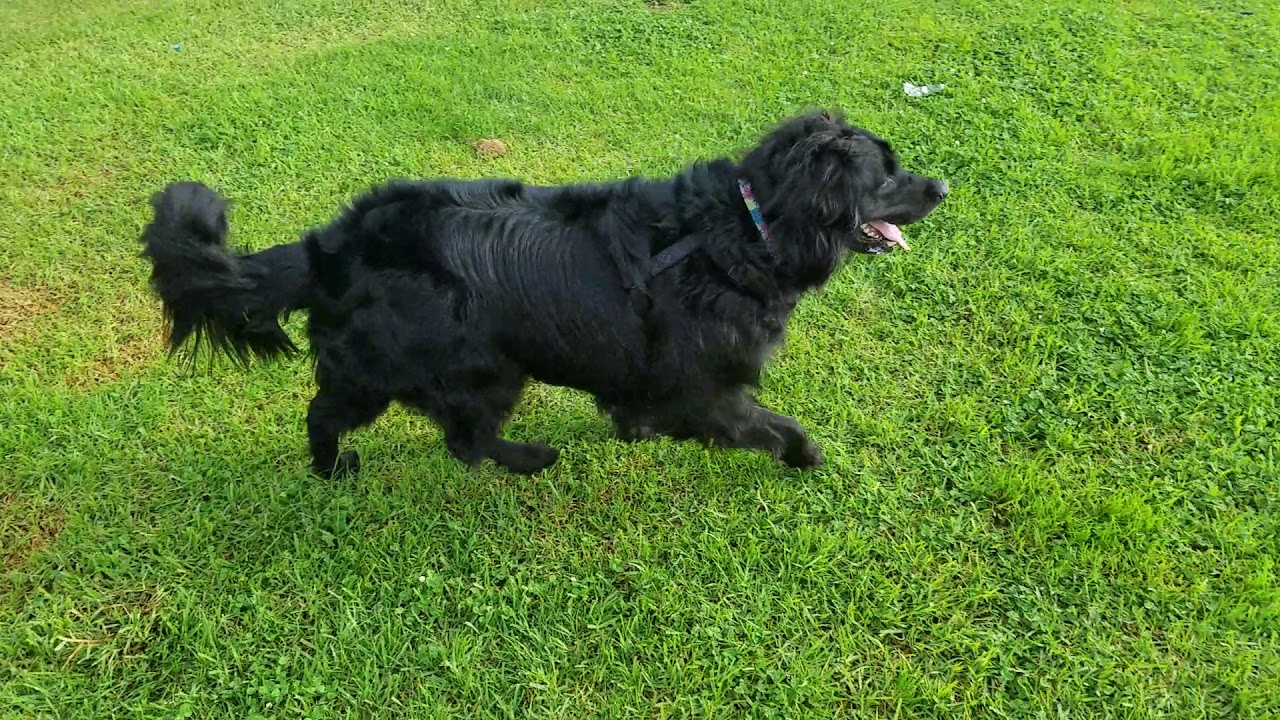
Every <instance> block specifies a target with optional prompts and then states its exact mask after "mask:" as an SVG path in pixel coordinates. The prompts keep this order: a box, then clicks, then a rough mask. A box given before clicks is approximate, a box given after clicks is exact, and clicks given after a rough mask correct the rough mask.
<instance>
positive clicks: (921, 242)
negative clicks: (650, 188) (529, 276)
mask: <svg viewBox="0 0 1280 720" xmlns="http://www.w3.org/2000/svg"><path fill="white" fill-rule="evenodd" d="M54 5H56V6H58V7H59V8H61V9H58V10H56V11H55V10H52V9H50V8H51V7H53V6H52V5H50V4H49V3H48V2H43V1H38V0H10V1H9V2H7V3H5V4H4V7H3V8H0V27H3V28H5V29H4V31H3V35H0V58H2V59H3V66H2V67H3V72H0V98H3V103H0V208H2V210H0V456H2V457H3V469H0V573H2V574H0V716H3V717H14V718H28V717H32V718H35V717H49V718H54V717H57V718H71V717H93V718H100V717H108V716H134V717H184V716H192V717H211V718H212V717H229V718H247V717H257V716H271V717H313V718H323V717H374V716H387V717H428V718H431V717H439V718H443V717H476V718H488V717H523V716H526V715H528V716H533V717H559V718H586V717H673V718H674V717H719V718H730V717H735V718H736V717H784V718H806V717H811V718H826V717H833V716H834V717H859V716H862V717H870V716H896V717H903V718H917V717H941V718H954V717H965V716H973V717H1008V718H1030V717H1045V718H1050V717H1052V718H1058V717H1062V718H1084V717H1103V716H1115V717H1134V718H1139V717H1177V718H1189V717H1259V718H1261V717H1276V716H1277V715H1278V714H1280V580H1278V575H1280V567H1278V565H1277V563H1278V562H1280V532H1278V530H1280V499H1278V498H1280V480H1278V479H1277V476H1278V475H1280V472H1278V469H1280V463H1278V461H1277V453H1278V452H1280V443H1278V440H1280V243H1278V241H1277V238H1278V237H1280V150H1278V149H1280V92H1278V89H1280V59H1278V58H1277V51H1276V48H1277V47H1280V10H1278V9H1277V7H1280V6H1277V5H1276V4H1275V3H1266V2H1262V1H1261V0H1241V1H1240V2H1235V1H1233V2H1225V1H1223V0H1208V1H1207V2H1191V1H1190V0H1145V1H1144V0H1134V1H1132V2H1125V3H1119V4H1116V3H1111V2H1105V1H1103V0H1079V1H1077V2H1051V3H1030V4H1028V3H1015V2H1012V1H1011V0H963V1H961V2H947V1H944V0H876V1H875V2H852V3H850V2H836V0H781V1H780V2H773V3H753V2H746V1H745V0H737V1H731V0H690V1H688V2H683V3H674V4H670V5H662V6H657V7H651V6H649V5H646V4H645V3H644V2H642V1H641V0H627V1H616V0H609V1H605V0H586V1H584V0H572V1H566V2H548V1H547V0H515V1H514V2H513V1H511V0H504V1H503V2H501V3H499V2H496V1H494V0H483V1H481V2H464V1H463V0H433V2H430V3H409V4H405V5H399V4H397V3H393V2H387V1H385V0H378V1H375V2H368V3H355V2H349V1H347V0H328V1H326V2H318V1H316V0H289V1H288V2H271V3H266V2H261V3H258V2H244V3H220V2H213V1H212V0H183V1H180V2H176V3H175V2H158V0H114V1H111V2H97V1H94V2H86V3H79V4H67V3H60V4H59V3H55V4H54ZM1240 11H1252V14H1246V13H1242V12H1240ZM176 45H180V46H181V49H180V50H175V49H174V46H176ZM904 80H913V81H915V82H918V83H924V82H945V83H946V84H947V89H946V90H945V91H944V92H943V93H942V94H941V95H940V96H937V97H930V98H925V99H923V100H911V99H908V98H906V97H905V96H904V95H903V93H902V88H901V84H902V82H903V81H904ZM814 105H839V106H843V107H845V108H846V109H847V111H848V114H849V116H850V118H851V119H853V120H854V121H855V122H857V123H859V124H862V125H865V126H867V127H869V128H871V129H873V130H875V131H877V132H879V133H881V134H883V135H884V136H886V137H887V138H889V139H890V140H892V141H893V142H894V143H895V145H896V146H897V147H898V148H899V149H900V151H901V154H902V157H903V160H904V163H905V164H906V165H907V166H908V167H910V168H913V169H915V170H917V171H919V172H923V173H928V174H932V175H938V176H943V177H946V178H948V179H949V180H951V182H952V187H953V188H954V191H953V193H952V196H951V198H950V199H949V200H948V202H947V204H946V205H945V206H944V207H943V208H942V209H941V210H939V211H938V212H937V213H936V215H935V216H934V217H933V218H931V219H930V220H929V221H928V222H926V223H924V224H922V225H920V226H917V227H915V228H912V231H911V233H910V234H909V237H910V240H911V243H912V245H913V246H914V247H915V249H916V252H914V253H912V254H910V255H905V254H895V255H893V256H891V257H886V258H865V257H858V258H854V259H853V260H852V262H851V263H850V264H849V265H848V267H847V268H846V269H845V270H843V271H842V273H841V274H840V275H839V276H838V278H837V279H836V280H835V281H834V282H833V283H832V284H831V285H830V286H829V287H828V288H827V289H826V290H825V291H824V292H821V293H818V294H817V295H815V296H813V297H811V298H809V299H807V300H806V301H805V302H804V303H803V304H802V306H801V308H800V310H799V312H798V313H797V317H796V319H795V321H794V323H793V325H792V334H791V337H790V341H789V344H788V346H787V348H786V349H785V350H784V351H783V352H782V353H781V354H780V356H779V358H778V360H777V362H776V363H775V364H774V365H773V366H771V368H770V370H769V373H768V378H767V383H766V387H765V389H764V391H763V396H764V398H765V399H766V401H767V402H768V403H769V404H771V405H773V406H775V407H777V408H778V409H780V410H782V411H784V412H788V413H791V414H794V415H796V416H797V417H798V418H800V420H801V421H802V422H804V423H805V424H806V425H807V426H808V427H810V428H811V429H812V433H813V435H814V436H815V438H816V439H817V440H818V441H819V442H820V443H821V444H822V446H823V448H824V449H825V451H826V455H827V458H828V464H827V466H826V467H824V468H822V469H821V470H819V471H817V472H814V473H810V474H800V473H796V472H792V471H788V470H786V469H783V468H780V467H778V466H775V465H774V464H772V463H771V462H770V461H769V460H768V459H767V458H765V457H762V456H760V455H757V454H751V453H745V452H726V451H720V452H710V451H707V450H704V449H702V448H700V447H698V446H695V445H691V444H677V443H671V442H666V441H662V442H653V443H645V444H637V445H628V444H624V443H621V442H618V441H615V440H613V439H611V438H610V436H609V432H608V428H607V424H606V422H605V421H604V420H602V419H600V418H598V417H596V416H595V415H594V413H593V412H592V410H591V404H590V400H589V398H586V397H583V396H581V395H579V394H576V393H570V392H566V391H561V390H555V389H549V388H544V387H534V388H532V389H531V390H530V392H529V393H528V396H527V398H526V401H525V403H524V404H523V405H522V408H521V409H520V410H519V412H518V414H517V416H516V417H515V419H514V421H513V423H512V426H511V429H510V434H511V435H512V436H513V437H517V438H526V439H528V438H536V439H540V440H547V441H550V442H552V443H553V444H555V445H556V446H558V447H560V448H561V449H562V450H563V456H562V460H561V462H560V464H558V465H557V466H555V467H554V468H553V469H552V470H550V471H548V472H546V473H544V474H542V475H540V476H538V477H536V478H521V477H514V476H511V475H507V474H503V473H501V472H499V471H497V470H495V469H493V468H482V469H480V470H477V471H467V470H465V469H463V468H462V467H460V466H459V465H457V464H455V463H454V462H452V461H450V460H449V459H448V458H447V457H446V456H445V453H444V451H443V448H442V447H441V442H440V436H439V434H438V433H437V432H436V430H435V429H434V428H432V427H431V426H430V425H429V424H428V423H427V422H425V421H424V420H422V419H420V418H416V417H412V416H409V415H408V414H406V413H402V412H394V413H392V414H390V415H388V416H387V417H385V418H383V419H382V420H380V421H379V422H378V423H377V424H376V426H375V427H373V428H371V429H369V430H366V431H363V432H361V433H358V434H356V435H355V436H354V437H352V438H351V441H350V442H351V443H352V445H353V446H355V447H358V448H359V449H360V450H361V451H362V453H363V454H364V456H365V459H366V466H365V470H364V472H363V473H362V474H361V475H360V476H359V477H358V478H352V479H346V480H342V481H340V482H325V481H320V480H317V479H314V478H312V477H310V476H308V474H307V472H306V463H307V461H306V454H305V439H304V436H303V430H302V423H301V420H302V415H303V413H304V410H305V401H306V398H307V397H308V395H309V393H310V389H311V380H310V377H309V373H308V365H307V363H306V361H305V360H304V359H297V360H290V361H286V362H279V363H274V364H270V365H266V366H259V367H257V368H256V369H254V370H253V371H252V372H249V373H242V372H239V371H236V370H235V369H233V368H231V367H228V366H227V365H226V364H220V365H218V366H216V367H214V368H213V369H212V370H200V371H199V372H195V373H190V372H184V370H183V368H182V367H181V366H180V365H178V364H176V363H173V362H170V361H168V360H167V359H166V358H165V357H164V355H163V353H162V351H161V348H160V345H159V336H160V324H159V317H158V314H157V312H156V308H155V307H154V305H153V303H152V301H151V299H150V298H149V296H148V294H147V291H146V268H145V267H144V264H143V262H142V261H141V260H140V259H139V258H138V257H137V250H138V248H137V246H136V243H135V238H136V236H137V234H138V231H139V230H140V228H141V226H142V224H143V223H144V222H145V221H146V214H147V207H146V203H145V199H146V197H147V195H148V194H149V193H150V192H152V191H154V190H155V189H157V188H158V187H160V186H161V185H162V184H163V183H164V182H166V181H169V180H172V179H178V178H197V179H200V180H204V181H206V182H209V183H211V184H214V185H216V186H218V187H220V188H221V189H223V190H225V191H226V192H227V193H228V194H229V195H231V196H232V197H233V198H235V200H236V201H237V206H236V211H235V214H234V218H233V224H234V231H233V232H234V234H235V236H236V238H237V239H238V241H239V242H240V243H242V244H244V245H247V246H251V247H255V248H257V247H264V246H266V245H269V244H273V243H276V242H281V241H285V240H289V239H291V238H293V237H294V236H295V235H296V234H297V233H298V231H299V230H300V229H302V228H303V227H305V226H307V225H309V224H315V223H320V222H323V221H325V220H326V219H327V218H328V217H330V216H331V214H332V213H333V212H334V211H335V209H336V208H337V206H338V205H339V203H341V202H342V201H343V200H344V199H346V198H348V197H350V196H351V195H352V194H353V193H355V192H357V191H358V190H359V189H361V188H362V187H364V186H366V185H367V184H369V183H372V182H375V181H379V180H382V179H384V178H387V177H389V176H393V175H415V176H421V175H442V174H447V175H460V176H479V175H494V174H513V175H518V176H520V177H523V178H526V179H530V180H535V181H542V182H567V181H574V180H583V179H596V178H609V177H616V176H621V175H624V174H627V173H645V174H664V173H669V172H671V171H673V170H675V169H676V168H678V167H680V166H681V165H682V164H684V163H686V162H688V161H691V160H693V159H696V158H702V157H709V156H714V155H718V154H723V153H725V152H730V151H733V150H735V149H739V148H743V147H745V146H747V145H748V144H749V143H751V142H752V141H753V140H754V138H755V137H756V136H757V135H758V133H759V132H760V131H761V130H762V129H764V128H765V127H767V126H768V124H770V123H771V122H773V121H775V120H777V119H779V118H781V117H782V116H784V115H786V114H788V113H791V112H794V111H796V110H799V109H802V108H805V107H808V106H814ZM481 137H499V138H502V139H504V140H506V141H507V142H508V143H509V144H510V146H511V149H512V150H511V152H510V153H509V154H508V155H506V156H504V157H502V158H500V159H496V160H481V159H479V158H477V157H475V155H474V153H473V152H472V150H471V143H472V142H473V141H474V140H475V139H477V138H481ZM291 327H292V331H293V334H294V336H295V337H300V335H301V333H300V332H299V330H300V325H299V324H298V322H297V321H295V322H294V323H292V325H291Z"/></svg>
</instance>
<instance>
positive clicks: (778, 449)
mask: <svg viewBox="0 0 1280 720" xmlns="http://www.w3.org/2000/svg"><path fill="white" fill-rule="evenodd" d="M707 420H708V421H709V426H708V427H707V428H706V430H707V432H706V433H705V437H706V438H707V439H708V440H710V441H711V443H712V444H714V445H717V446H720V447H732V448H748V449H756V450H765V451H767V452H768V453H769V454H771V455H773V457H775V458H777V459H778V460H781V461H782V462H784V463H786V464H787V465H789V466H791V467H794V468H801V469H808V468H814V467H817V466H819V465H821V464H822V451H821V450H819V449H818V446H817V445H815V444H814V443H813V442H812V441H811V440H809V434H808V433H807V432H805V429H804V426H802V425H801V424H800V423H799V422H798V421H797V420H796V419H795V418H792V417H788V416H786V415H780V414H778V413H775V412H773V411H771V410H768V409H766V408H764V407H763V406H761V405H760V403H759V402H758V401H757V400H756V399H755V398H753V397H751V396H749V395H746V394H745V393H744V394H742V395H739V396H735V397H733V398H731V399H729V400H728V401H727V402H725V403H723V404H721V405H720V406H719V407H717V408H716V409H715V410H714V411H713V412H711V413H709V414H708V415H707Z"/></svg>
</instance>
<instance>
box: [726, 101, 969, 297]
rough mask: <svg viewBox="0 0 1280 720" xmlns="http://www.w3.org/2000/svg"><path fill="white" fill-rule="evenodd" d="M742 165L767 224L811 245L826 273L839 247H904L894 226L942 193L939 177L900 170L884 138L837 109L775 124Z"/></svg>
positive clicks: (923, 211) (920, 214)
mask: <svg viewBox="0 0 1280 720" xmlns="http://www.w3.org/2000/svg"><path fill="white" fill-rule="evenodd" d="M742 169H743V171H744V173H745V174H746V175H748V179H749V180H750V181H751V182H752V183H753V184H754V185H756V195H757V197H758V198H759V201H760V203H761V207H762V209H763V211H764V214H765V218H766V219H767V220H768V221H769V222H770V225H771V227H772V226H773V225H775V224H776V225H777V226H778V230H779V231H780V232H781V233H782V234H784V235H786V236H789V237H790V239H791V240H792V241H793V242H798V243H802V244H803V243H808V242H812V243H817V245H816V246H814V247H812V248H809V249H810V250H811V251H812V252H813V253H814V255H815V256H814V257H813V258H812V260H814V261H821V262H822V263H823V264H828V265H829V267H828V268H827V274H829V273H830V270H831V269H833V267H834V263H835V261H836V259H835V257H833V255H834V256H838V254H839V251H840V250H841V249H845V248H848V249H852V250H856V251H858V252H867V253H880V252H887V251H889V250H892V249H894V247H901V248H903V249H910V248H908V247H907V244H906V241H905V239H904V238H903V236H902V230H901V226H903V225H910V224H911V223H914V222H917V221H919V220H921V219H923V218H924V217H925V216H926V215H928V214H929V213H930V212H932V211H933V209H934V208H936V207H938V205H939V204H940V203H941V202H942V200H943V199H944V198H945V197H946V196H947V184H946V183H945V182H943V181H941V180H936V179H934V178H929V177H925V176H923V175H916V174H915V173H910V172H907V171H905V170H903V169H902V168H901V167H900V166H899V165H898V160H897V157H896V156H895V155H894V152H893V149H892V148H890V147H889V144H888V143H886V142H885V141H884V140H881V139H880V138H878V137H876V136H875V135H873V134H871V133H870V132H867V131H866V130H863V129H861V128H857V127H854V126H852V125H850V124H848V123H846V122H845V121H844V120H843V118H842V117H841V115H840V113H839V112H838V111H821V112H814V113H809V114H806V115H801V116H799V117H796V118H793V119H791V120H788V121H786V122H784V123H782V124H781V125H779V126H778V127H777V128H775V129H774V130H773V131H772V132H771V133H769V134H768V135H766V136H765V138H764V139H763V140H762V141H761V142H760V144H759V145H758V146H756V148H755V149H754V150H752V151H751V152H749V153H748V154H747V156H746V157H745V158H744V159H743V162H742ZM801 249H803V248H801ZM819 270H820V268H814V269H813V271H814V272H818V271H819Z"/></svg>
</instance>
